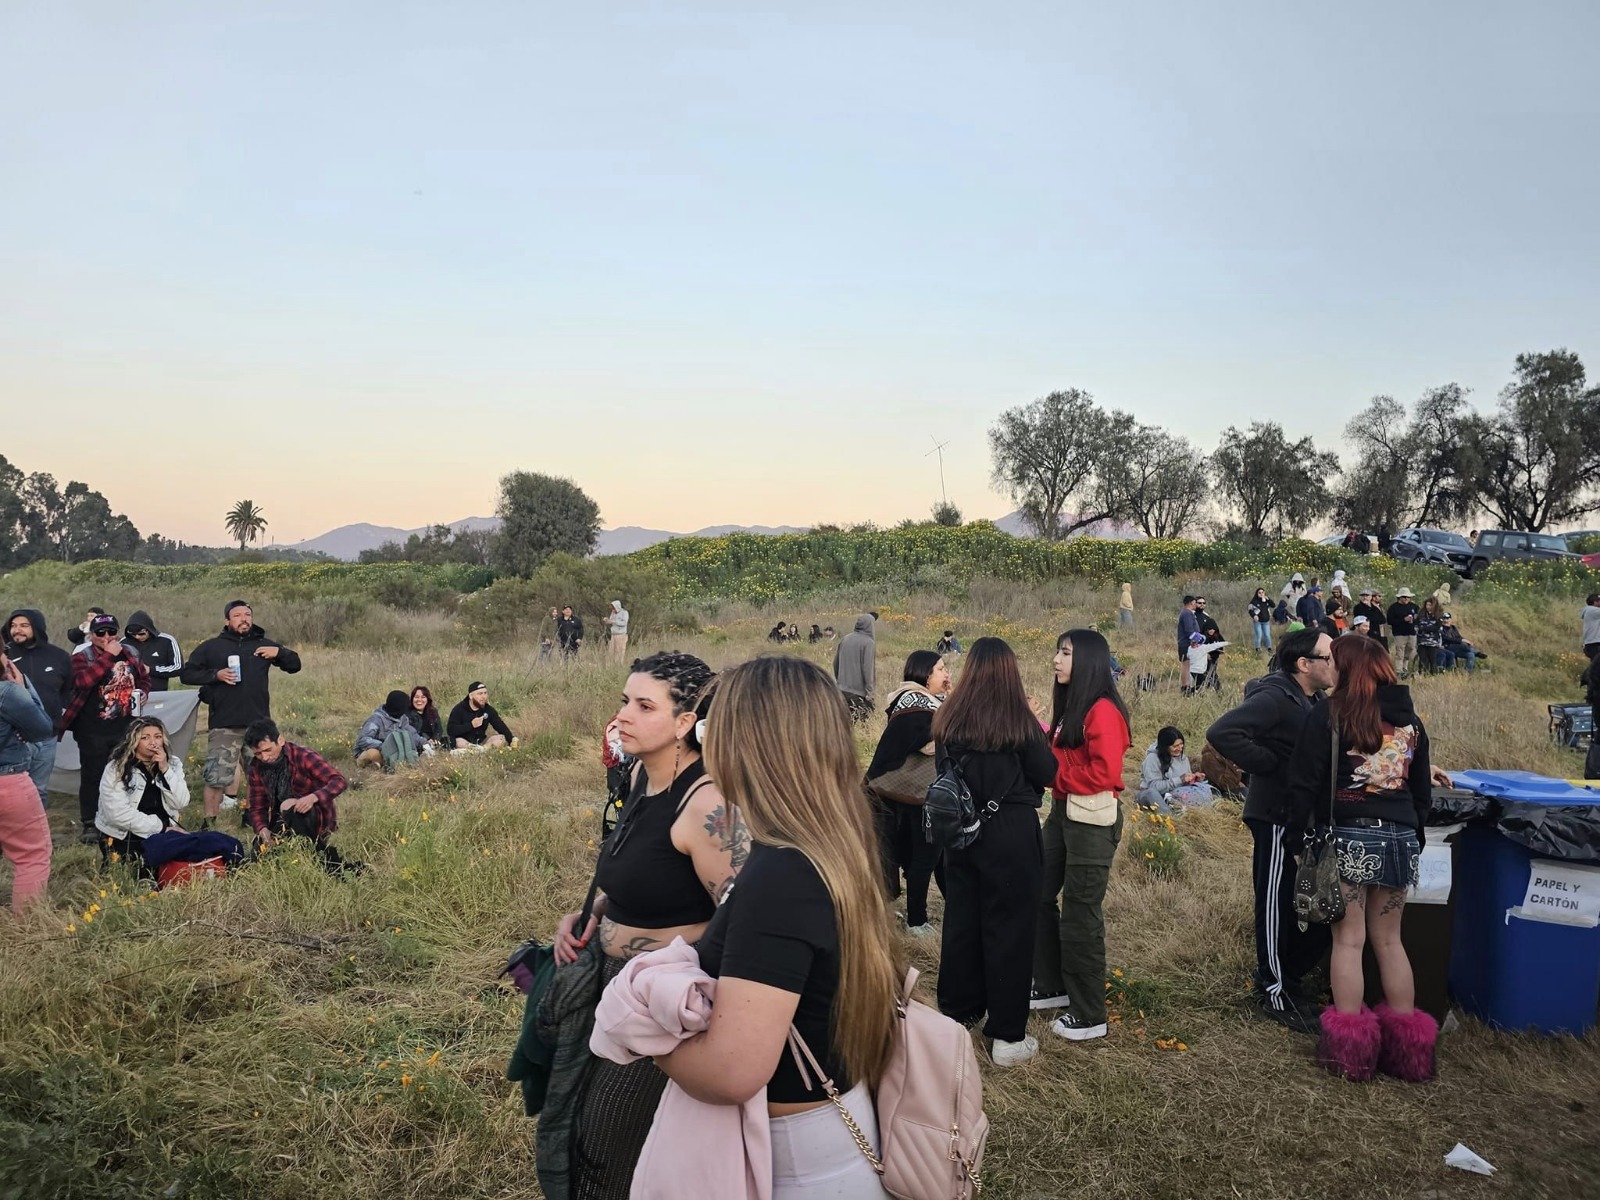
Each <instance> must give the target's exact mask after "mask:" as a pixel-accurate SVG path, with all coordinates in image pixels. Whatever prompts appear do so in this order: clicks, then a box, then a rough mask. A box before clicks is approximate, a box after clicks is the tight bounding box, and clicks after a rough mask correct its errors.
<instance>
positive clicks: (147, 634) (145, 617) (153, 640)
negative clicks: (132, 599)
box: [125, 608, 183, 692]
mask: <svg viewBox="0 0 1600 1200" xmlns="http://www.w3.org/2000/svg"><path fill="white" fill-rule="evenodd" d="M125 632H126V633H127V635H128V640H129V641H130V642H131V643H132V649H133V651H134V653H136V654H137V655H138V656H139V657H140V658H141V659H142V660H143V661H144V665H145V666H146V667H148V668H149V669H150V690H151V691H152V692H164V691H166V690H167V684H168V682H169V681H171V680H172V679H175V678H176V677H177V674H178V672H179V671H181V670H183V651H182V650H180V649H178V639H177V638H175V637H173V636H172V635H171V634H170V633H162V632H161V630H159V629H157V628H156V623H155V622H154V621H153V620H151V619H150V614H149V613H147V612H145V611H144V609H142V608H141V609H140V610H139V611H138V612H136V613H134V614H133V616H131V617H129V618H128V625H127V628H126V630H125Z"/></svg>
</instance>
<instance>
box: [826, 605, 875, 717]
mask: <svg viewBox="0 0 1600 1200" xmlns="http://www.w3.org/2000/svg"><path fill="white" fill-rule="evenodd" d="M877 653H878V643H877V642H876V641H874V640H873V637H872V614H871V613H862V614H861V615H860V616H859V617H857V618H856V628H855V632H854V633H849V634H846V635H845V637H844V640H843V641H841V642H840V643H839V648H838V649H837V650H835V651H834V652H833V677H834V679H835V680H836V681H837V682H838V684H839V690H840V691H841V692H843V693H844V699H845V703H846V704H848V705H849V706H850V719H851V720H852V721H856V722H861V721H865V720H866V719H867V718H868V717H870V716H871V715H872V694H873V691H874V690H875V689H876V687H877V683H878V670H877Z"/></svg>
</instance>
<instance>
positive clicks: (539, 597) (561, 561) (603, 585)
mask: <svg viewBox="0 0 1600 1200" xmlns="http://www.w3.org/2000/svg"><path fill="white" fill-rule="evenodd" d="M666 593H667V583H666V580H665V578H664V576H663V575H662V573H661V571H660V570H659V569H657V568H655V567H653V566H651V565H649V564H644V563H639V562H636V561H633V559H632V558H631V556H630V557H627V558H614V557H612V558H575V557H574V556H572V555H570V554H552V555H551V556H550V557H549V558H548V559H546V560H545V562H544V565H543V566H541V567H540V568H539V569H538V570H537V571H535V572H534V573H533V575H532V576H531V577H529V578H527V579H516V578H512V577H509V576H508V577H505V578H502V579H497V580H495V582H494V583H493V584H491V585H490V586H489V587H487V588H485V589H483V590H482V591H480V592H475V593H473V594H472V595H471V596H468V597H467V598H466V599H464V600H463V601H462V602H461V609H460V613H461V625H462V628H463V629H464V630H465V632H466V634H467V637H468V639H469V640H470V641H472V642H473V643H474V644H477V645H490V644H494V643H498V642H506V641H510V640H514V639H517V638H523V637H530V636H537V635H538V634H539V633H540V631H541V630H542V631H543V632H545V633H547V634H549V635H551V636H553V635H554V632H555V631H554V630H553V629H550V628H549V627H548V624H549V612H550V610H551V609H552V608H558V607H560V606H562V605H565V604H570V605H572V608H573V611H574V612H575V613H577V614H578V615H579V616H581V617H582V618H583V621H584V634H585V639H586V641H587V642H588V643H589V644H590V645H598V644H599V643H600V642H601V641H603V640H604V639H605V617H606V614H608V613H609V612H610V611H611V601H613V600H621V601H622V603H623V605H624V606H625V607H626V608H627V609H628V612H629V614H630V618H631V622H630V624H629V635H630V637H632V638H637V637H639V636H641V635H644V636H648V635H649V634H651V633H654V632H657V631H658V630H659V629H660V628H661V612H662V607H663V604H664V602H665V600H666Z"/></svg>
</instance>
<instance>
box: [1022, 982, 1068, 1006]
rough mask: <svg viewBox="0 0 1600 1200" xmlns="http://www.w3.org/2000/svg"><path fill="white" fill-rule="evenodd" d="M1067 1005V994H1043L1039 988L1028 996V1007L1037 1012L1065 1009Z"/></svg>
mask: <svg viewBox="0 0 1600 1200" xmlns="http://www.w3.org/2000/svg"><path fill="white" fill-rule="evenodd" d="M1067 1004H1068V1000H1067V994H1066V993H1065V992H1041V991H1040V990H1039V989H1038V988H1034V989H1032V991H1031V992H1030V993H1029V995H1028V1007H1029V1008H1031V1009H1034V1010H1035V1011H1037V1010H1039V1009H1044V1008H1065V1007H1067Z"/></svg>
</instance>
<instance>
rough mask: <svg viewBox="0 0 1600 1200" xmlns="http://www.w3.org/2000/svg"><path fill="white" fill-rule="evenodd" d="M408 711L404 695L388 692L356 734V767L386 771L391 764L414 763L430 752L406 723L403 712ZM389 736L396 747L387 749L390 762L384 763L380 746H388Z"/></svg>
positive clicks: (408, 697)
mask: <svg viewBox="0 0 1600 1200" xmlns="http://www.w3.org/2000/svg"><path fill="white" fill-rule="evenodd" d="M410 708H411V697H410V696H408V695H406V693H404V692H401V691H394V692H390V693H389V698H388V699H387V700H385V701H384V702H383V704H382V705H381V706H380V707H379V708H378V710H377V711H376V712H374V713H373V714H372V715H371V716H370V717H368V718H367V720H366V723H365V724H364V725H362V726H361V732H360V733H358V734H357V735H356V766H358V767H384V768H389V767H390V765H391V763H392V762H394V761H401V760H404V761H412V762H414V761H415V760H416V759H417V758H419V757H420V756H421V755H423V754H432V753H433V749H432V747H430V746H429V745H428V743H427V742H426V741H424V740H423V737H422V735H421V734H420V733H418V732H417V729H416V726H414V725H412V724H411V723H410V722H409V721H407V720H406V712H407V711H408V710H409V709H410ZM391 737H393V738H396V740H397V742H398V743H400V744H398V745H391V746H390V747H389V755H390V762H385V761H384V747H385V746H386V745H389V739H390V738H391ZM407 746H409V747H410V751H411V753H410V755H409V757H408V758H407V757H406V756H405V748H406V747H407Z"/></svg>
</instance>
